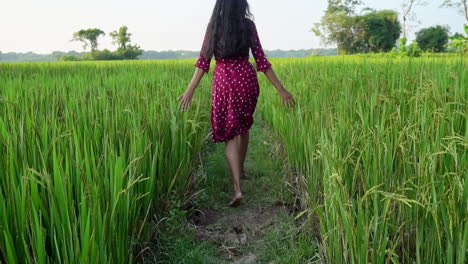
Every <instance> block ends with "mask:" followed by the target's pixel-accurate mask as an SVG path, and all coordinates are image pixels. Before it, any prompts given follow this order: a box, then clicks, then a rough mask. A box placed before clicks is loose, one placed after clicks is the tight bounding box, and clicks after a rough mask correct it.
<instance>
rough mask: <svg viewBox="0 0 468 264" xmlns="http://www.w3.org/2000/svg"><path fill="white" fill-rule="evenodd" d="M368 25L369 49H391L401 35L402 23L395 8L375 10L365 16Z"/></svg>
mask: <svg viewBox="0 0 468 264" xmlns="http://www.w3.org/2000/svg"><path fill="white" fill-rule="evenodd" d="M363 19H364V21H365V23H366V26H367V36H366V38H367V41H366V42H367V44H368V50H369V51H372V52H381V51H385V52H388V51H390V50H391V49H392V48H393V47H395V43H396V41H397V39H398V38H399V37H400V33H401V25H400V22H399V21H398V14H397V13H396V12H395V11H393V10H381V11H373V12H370V13H368V14H366V15H364V16H363Z"/></svg>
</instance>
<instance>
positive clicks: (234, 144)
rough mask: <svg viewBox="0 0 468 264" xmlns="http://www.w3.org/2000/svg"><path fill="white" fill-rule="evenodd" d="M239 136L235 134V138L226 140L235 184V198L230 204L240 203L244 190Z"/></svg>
mask: <svg viewBox="0 0 468 264" xmlns="http://www.w3.org/2000/svg"><path fill="white" fill-rule="evenodd" d="M239 137H240V135H238V136H235V137H234V138H233V139H231V140H229V141H227V142H226V159H227V161H228V164H229V168H230V169H231V174H232V183H233V184H234V198H233V199H232V200H231V202H229V205H230V206H237V205H239V202H240V200H241V199H242V191H241V187H240V176H241V156H240V147H239V143H238V142H239Z"/></svg>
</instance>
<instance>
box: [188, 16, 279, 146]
mask: <svg viewBox="0 0 468 264" xmlns="http://www.w3.org/2000/svg"><path fill="white" fill-rule="evenodd" d="M251 25H252V34H253V36H252V37H253V43H252V46H251V47H250V49H251V51H252V54H253V56H254V59H255V62H256V68H257V71H261V72H265V71H266V70H268V69H269V68H271V63H270V62H269V61H268V59H267V58H266V57H265V53H264V51H263V48H262V45H261V43H260V39H259V37H258V33H257V29H256V26H255V23H253V22H252V23H251ZM207 35H208V34H207V33H205V39H204V42H203V47H202V51H203V48H204V47H205V46H206V45H207V43H206V42H207ZM219 54H220V53H219V49H215V50H214V56H215V59H216V66H215V69H214V73H213V83H212V90H211V113H210V120H211V137H212V140H213V142H226V141H228V140H231V139H232V138H234V136H236V135H240V134H244V133H245V132H247V131H248V130H249V129H250V127H251V126H252V124H253V114H254V112H255V107H256V105H257V99H258V96H259V94H260V89H259V84H258V80H257V73H256V71H255V69H254V67H253V65H252V64H251V63H250V62H249V55H248V53H247V55H246V56H240V57H235V58H221V57H220V56H219ZM210 62H211V58H210V59H209V60H206V59H204V58H203V56H202V52H200V56H199V58H198V60H197V62H196V63H195V65H194V66H196V67H198V68H201V69H203V70H204V71H205V72H206V73H208V71H209V69H210Z"/></svg>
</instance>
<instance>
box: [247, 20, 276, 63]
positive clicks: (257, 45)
mask: <svg viewBox="0 0 468 264" xmlns="http://www.w3.org/2000/svg"><path fill="white" fill-rule="evenodd" d="M252 34H253V43H252V47H251V49H252V55H253V56H254V58H255V63H256V64H257V71H259V72H265V71H266V70H268V69H269V68H271V66H272V65H271V63H270V62H269V61H268V59H267V57H266V56H265V52H264V51H263V48H262V44H261V42H260V38H259V37H258V32H257V27H256V26H255V23H253V22H252Z"/></svg>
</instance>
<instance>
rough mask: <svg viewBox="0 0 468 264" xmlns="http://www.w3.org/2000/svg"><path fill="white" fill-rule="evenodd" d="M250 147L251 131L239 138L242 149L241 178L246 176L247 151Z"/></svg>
mask: <svg viewBox="0 0 468 264" xmlns="http://www.w3.org/2000/svg"><path fill="white" fill-rule="evenodd" d="M248 147H249V131H247V132H246V133H245V134H243V135H240V137H239V148H240V160H241V161H240V162H241V178H242V177H244V176H245V170H244V162H245V156H246V155H247V150H248Z"/></svg>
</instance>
